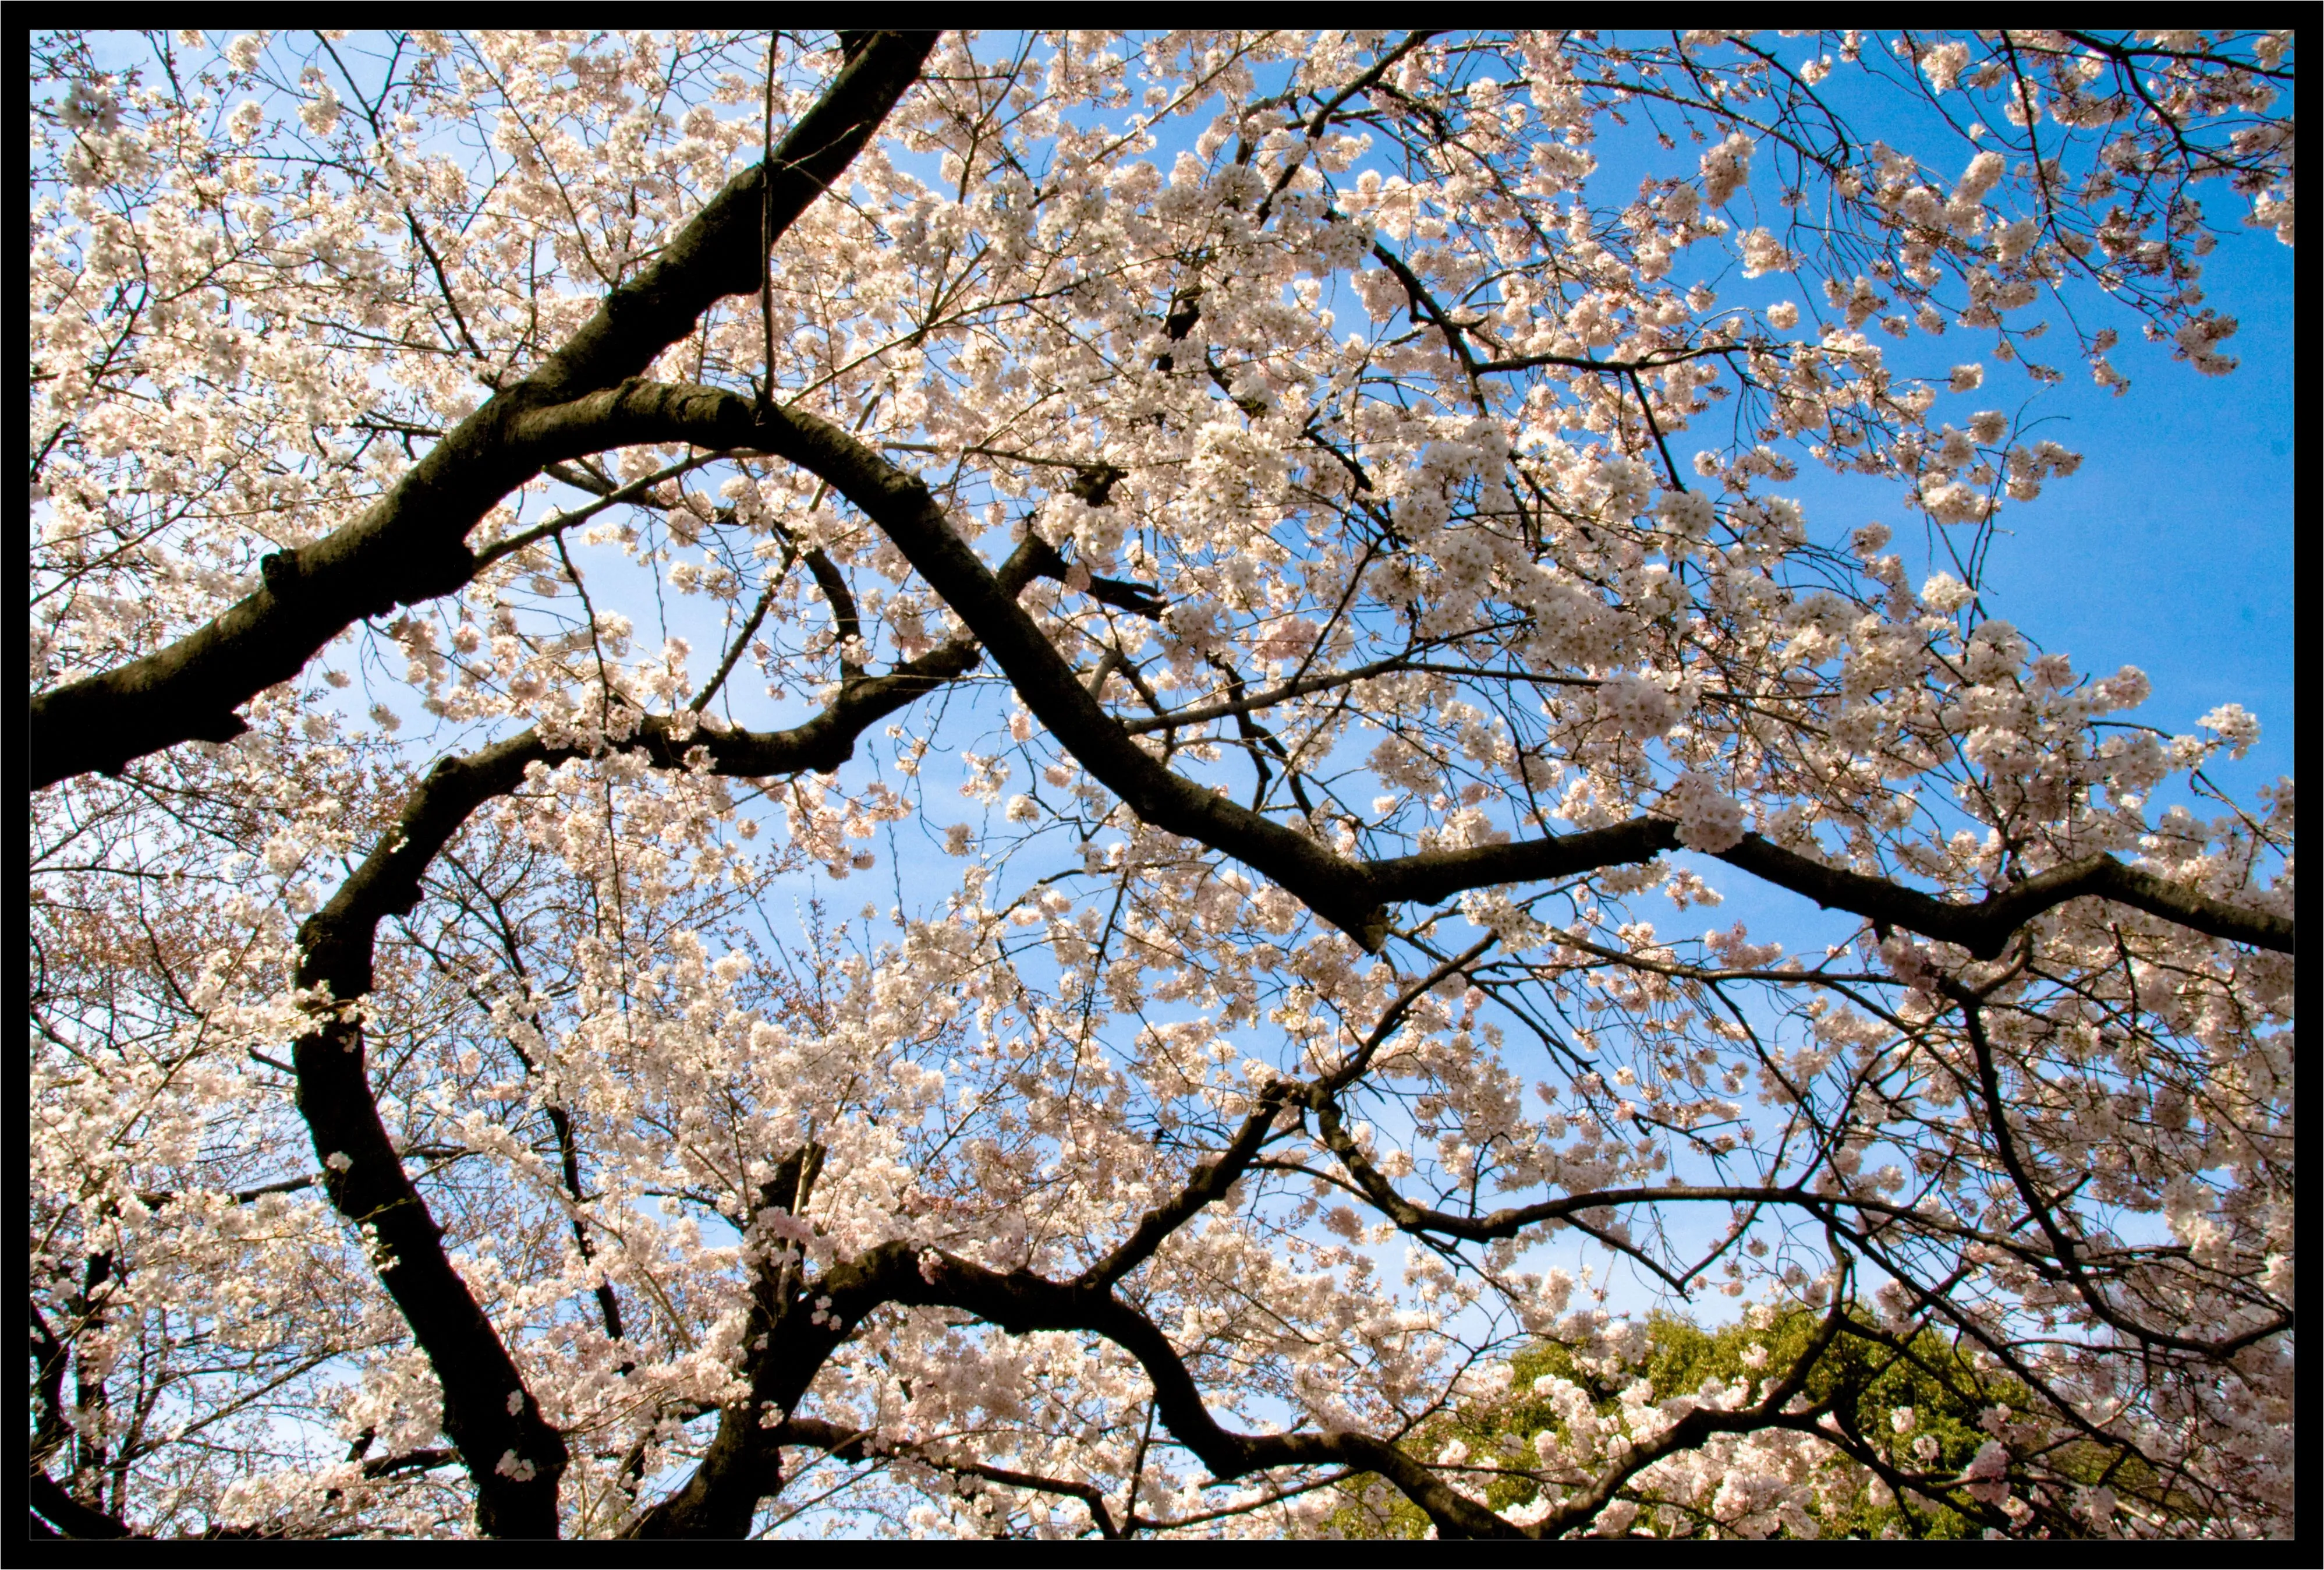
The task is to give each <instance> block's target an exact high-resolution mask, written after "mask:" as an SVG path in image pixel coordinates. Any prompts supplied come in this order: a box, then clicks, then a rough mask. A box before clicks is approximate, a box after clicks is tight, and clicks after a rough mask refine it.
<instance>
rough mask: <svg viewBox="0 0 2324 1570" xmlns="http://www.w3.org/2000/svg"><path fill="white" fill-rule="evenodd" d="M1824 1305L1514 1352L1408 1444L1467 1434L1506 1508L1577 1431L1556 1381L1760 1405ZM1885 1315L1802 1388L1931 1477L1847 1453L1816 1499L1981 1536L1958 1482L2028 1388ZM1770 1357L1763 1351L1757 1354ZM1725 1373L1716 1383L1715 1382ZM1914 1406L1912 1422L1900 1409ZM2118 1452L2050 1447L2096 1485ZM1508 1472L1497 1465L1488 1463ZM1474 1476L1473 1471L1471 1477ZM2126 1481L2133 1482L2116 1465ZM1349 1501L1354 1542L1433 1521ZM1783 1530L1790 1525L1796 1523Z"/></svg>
mask: <svg viewBox="0 0 2324 1570" xmlns="http://www.w3.org/2000/svg"><path fill="white" fill-rule="evenodd" d="M1823 1317H1824V1316H1823V1314H1822V1312H1821V1311H1820V1310H1816V1309H1811V1308H1808V1307H1803V1306H1797V1305H1794V1307H1789V1308H1785V1309H1779V1310H1774V1311H1769V1310H1764V1309H1763V1310H1759V1311H1757V1313H1756V1314H1755V1315H1754V1316H1752V1319H1756V1320H1757V1325H1754V1323H1752V1320H1751V1319H1747V1320H1746V1321H1744V1322H1739V1323H1737V1324H1733V1325H1722V1326H1719V1327H1716V1328H1706V1327H1704V1326H1702V1325H1698V1324H1696V1323H1694V1322H1693V1321H1692V1320H1691V1319H1687V1318H1685V1317H1683V1316H1679V1315H1675V1314H1669V1313H1657V1314H1655V1315H1654V1316H1652V1317H1651V1318H1649V1319H1648V1320H1647V1321H1646V1326H1645V1329H1646V1344H1645V1348H1644V1352H1643V1355H1642V1356H1640V1357H1638V1358H1637V1360H1636V1361H1635V1362H1629V1361H1626V1360H1624V1359H1622V1358H1620V1357H1618V1356H1617V1357H1593V1356H1591V1355H1589V1352H1588V1349H1587V1348H1586V1347H1582V1348H1576V1347H1572V1346H1567V1345H1564V1344H1559V1343H1556V1342H1542V1343H1538V1344H1535V1345H1534V1346H1532V1347H1530V1348H1528V1349H1527V1350H1526V1351H1525V1352H1523V1353H1519V1354H1518V1355H1517V1357H1516V1358H1515V1359H1514V1360H1512V1362H1511V1364H1510V1374H1511V1377H1510V1380H1509V1383H1508V1390H1507V1392H1506V1393H1505V1394H1503V1395H1501V1396H1499V1397H1498V1398H1493V1399H1475V1400H1471V1401H1470V1402H1468V1403H1466V1404H1464V1405H1462V1406H1461V1407H1459V1408H1455V1409H1454V1410H1453V1411H1452V1412H1450V1413H1448V1414H1446V1415H1444V1416H1443V1417H1442V1418H1438V1419H1436V1420H1434V1421H1433V1422H1430V1423H1426V1424H1424V1425H1422V1426H1421V1427H1418V1428H1416V1429H1415V1430H1414V1431H1413V1433H1412V1434H1411V1435H1409V1436H1407V1437H1406V1440H1405V1443H1404V1446H1403V1447H1404V1448H1405V1449H1406V1451H1407V1452H1408V1453H1410V1454H1412V1455H1415V1456H1416V1457H1417V1458H1419V1459H1421V1460H1424V1461H1429V1462H1434V1463H1438V1464H1443V1462H1442V1458H1443V1456H1444V1455H1445V1454H1446V1452H1447V1448H1448V1446H1450V1445H1452V1444H1453V1443H1454V1442H1455V1441H1457V1442H1459V1443H1460V1444H1462V1445H1466V1446H1467V1448H1468V1452H1469V1454H1468V1456H1467V1457H1466V1460H1465V1463H1464V1464H1462V1465H1461V1467H1460V1470H1459V1471H1456V1472H1453V1473H1450V1474H1449V1477H1451V1478H1458V1479H1459V1480H1460V1481H1461V1482H1464V1483H1467V1484H1469V1485H1471V1486H1474V1485H1475V1484H1476V1483H1478V1482H1483V1483H1484V1488H1483V1496H1484V1499H1485V1501H1486V1502H1487V1503H1488V1504H1489V1505H1491V1506H1492V1507H1493V1508H1494V1509H1495V1510H1504V1511H1506V1510H1512V1509H1515V1508H1517V1507H1520V1506H1523V1505H1525V1504H1527V1503H1529V1502H1530V1501H1533V1500H1534V1499H1535V1496H1536V1494H1537V1493H1538V1491H1539V1484H1538V1483H1536V1482H1534V1481H1533V1480H1532V1479H1531V1478H1529V1477H1526V1476H1522V1475H1516V1473H1522V1472H1524V1471H1526V1470H1528V1469H1530V1468H1532V1467H1533V1466H1535V1464H1536V1461H1535V1449H1534V1439H1535V1436H1536V1435H1538V1434H1542V1433H1544V1432H1545V1431H1546V1432H1549V1433H1551V1434H1554V1435H1555V1436H1558V1437H1559V1438H1561V1439H1562V1438H1563V1437H1565V1436H1566V1428H1565V1425H1564V1423H1563V1419H1562V1418H1560V1416H1559V1414H1558V1411H1557V1408H1556V1405H1555V1403H1554V1400H1553V1399H1551V1395H1550V1391H1551V1390H1552V1389H1553V1388H1554V1381H1559V1380H1565V1381H1572V1384H1574V1385H1575V1386H1577V1387H1578V1388H1579V1389H1580V1390H1582V1392H1583V1393H1584V1394H1585V1395H1586V1396H1587V1398H1588V1399H1589V1402H1590V1404H1591V1408H1592V1409H1593V1410H1594V1411H1595V1412H1597V1413H1598V1415H1599V1416H1600V1418H1609V1417H1612V1416H1614V1415H1615V1414H1618V1412H1619V1411H1620V1409H1621V1407H1622V1404H1623V1402H1622V1397H1623V1394H1624V1392H1625V1390H1630V1389H1631V1388H1632V1387H1634V1386H1635V1385H1636V1384H1637V1381H1640V1380H1644V1381H1646V1383H1647V1387H1648V1388H1647V1389H1646V1390H1636V1391H1634V1392H1633V1399H1634V1400H1635V1399H1637V1398H1639V1397H1641V1396H1642V1397H1644V1399H1646V1401H1647V1402H1648V1403H1649V1404H1651V1403H1655V1402H1660V1401H1665V1400H1668V1399H1672V1398H1674V1397H1678V1396H1689V1395H1703V1396H1711V1395H1715V1394H1717V1393H1719V1392H1720V1390H1731V1389H1732V1388H1734V1387H1735V1386H1737V1385H1747V1386H1748V1387H1749V1388H1750V1391H1751V1394H1750V1396H1749V1397H1748V1399H1749V1400H1752V1401H1757V1399H1760V1398H1761V1397H1762V1396H1763V1394H1764V1393H1765V1391H1766V1390H1768V1389H1769V1388H1770V1387H1771V1386H1772V1385H1773V1384H1774V1383H1775V1382H1776V1381H1780V1380H1781V1379H1782V1378H1783V1377H1784V1374H1785V1373H1786V1372H1787V1371H1789V1370H1790V1369H1792V1368H1793V1367H1794V1365H1795V1364H1796V1363H1797V1362H1799V1361H1800V1360H1801V1359H1802V1358H1803V1357H1804V1356H1806V1355H1808V1354H1809V1353H1810V1351H1811V1348H1812V1345H1813V1343H1814V1341H1815V1338H1816V1335H1817V1333H1818V1330H1819V1329H1820V1327H1821V1324H1822V1321H1823ZM1873 1323H1875V1321H1874V1320H1873V1319H1872V1317H1871V1316H1869V1315H1868V1314H1865V1315H1851V1316H1849V1323H1848V1324H1847V1325H1844V1326H1843V1328H1842V1330H1841V1331H1840V1334H1839V1335H1836V1336H1834V1337H1833V1339H1832V1340H1831V1344H1829V1345H1827V1346H1825V1347H1824V1348H1823V1350H1822V1352H1821V1353H1820V1354H1819V1355H1817V1356H1816V1357H1815V1360H1814V1362H1813V1363H1812V1365H1811V1367H1810V1368H1809V1370H1808V1373H1807V1378H1806V1381H1805V1385H1804V1390H1805V1393H1806V1394H1807V1396H1808V1397H1809V1399H1811V1400H1812V1401H1813V1402H1814V1403H1815V1404H1816V1406H1817V1407H1818V1408H1821V1409H1828V1410H1829V1411H1830V1412H1831V1416H1832V1417H1833V1418H1836V1419H1837V1421H1838V1422H1839V1424H1840V1428H1841V1429H1842V1431H1844V1432H1845V1433H1847V1434H1849V1435H1851V1436H1857V1437H1858V1438H1860V1439H1861V1440H1862V1441H1864V1442H1865V1444H1866V1445H1867V1446H1868V1447H1869V1448H1870V1449H1871V1450H1872V1451H1873V1452H1874V1453H1875V1454H1876V1455H1878V1456H1879V1457H1880V1458H1881V1459H1883V1460H1885V1461H1886V1463H1887V1464H1889V1465H1891V1466H1892V1467H1894V1468H1895V1470H1896V1471H1897V1472H1899V1473H1905V1474H1907V1475H1910V1476H1913V1477H1914V1478H1917V1479H1920V1480H1923V1482H1924V1483H1925V1487H1924V1488H1923V1489H1918V1490H1908V1491H1907V1492H1906V1495H1905V1497H1904V1498H1902V1499H1899V1498H1898V1496H1897V1495H1896V1494H1895V1492H1894V1491H1891V1490H1890V1489H1888V1488H1887V1487H1886V1485H1885V1484H1883V1483H1882V1482H1880V1481H1879V1480H1878V1479H1877V1477H1876V1476H1875V1475H1874V1474H1873V1473H1872V1472H1871V1471H1870V1470H1869V1469H1868V1468H1867V1467H1864V1466H1862V1465H1859V1464H1856V1463H1854V1462H1852V1461H1850V1460H1849V1459H1848V1458H1847V1457H1846V1456H1843V1455H1840V1454H1838V1453H1837V1452H1836V1451H1835V1452H1833V1453H1831V1458H1830V1460H1829V1461H1827V1463H1826V1464H1824V1466H1823V1467H1822V1468H1821V1477H1820V1478H1819V1481H1818V1484H1817V1487H1816V1495H1815V1496H1816V1500H1817V1508H1816V1509H1814V1510H1812V1511H1811V1514H1812V1516H1813V1518H1814V1521H1815V1528H1816V1529H1817V1533H1818V1535H1820V1536H1826V1537H1867V1538H1887V1537H1899V1538H1955V1537H1975V1536H1978V1534H1979V1533H1980V1532H1981V1531H1982V1530H1983V1528H1984V1524H1985V1522H1987V1520H1989V1519H1993V1517H1992V1512H1991V1510H1989V1509H1988V1508H1987V1507H1985V1506H1981V1505H1979V1504H1978V1503H1976V1502H1975V1501H1973V1500H1972V1499H1971V1498H1970V1496H1969V1494H1968V1492H1967V1491H1966V1489H1964V1488H1962V1487H1960V1486H1950V1487H1949V1486H1946V1485H1947V1484H1948V1483H1951V1482H1953V1480H1956V1479H1958V1478H1959V1477H1960V1474H1961V1472H1962V1470H1963V1469H1964V1468H1965V1467H1967V1466H1968V1465H1969V1462H1970V1460H1971V1459H1972V1458H1973V1457H1974V1456H1975V1455H1977V1453H1978V1449H1979V1448H1980V1447H1981V1446H1982V1445H1984V1444H1985V1443H1986V1442H1987V1440H1989V1439H1991V1438H1992V1437H1993V1436H1994V1435H1993V1432H1992V1431H1991V1430H1990V1429H1988V1428H1987V1427H1985V1426H1984V1425H1985V1423H1986V1422H1987V1421H1990V1422H1992V1423H1994V1424H1995V1425H1997V1426H1998V1425H2001V1424H2004V1423H2006V1422H2008V1421H2009V1420H2010V1418H2012V1417H2014V1416H2016V1415H2019V1414H2022V1413H2023V1412H2024V1410H2025V1408H2026V1407H2027V1406H2028V1405H2029V1404H2030V1403H2029V1397H2028V1393H2027V1391H2026V1390H2025V1389H2024V1386H2023V1385H2021V1384H2020V1383H2018V1381H2015V1380H2014V1379H2011V1378H2009V1377H2007V1376H2006V1375H2000V1374H1996V1373H1994V1372H1992V1371H1986V1370H1982V1369H1980V1368H1979V1367H1978V1365H1977V1363H1976V1362H1975V1361H1974V1360H1973V1359H1972V1358H1971V1357H1970V1355H1969V1353H1968V1352H1967V1351H1966V1350H1964V1349H1962V1348H1960V1347H1958V1346H1956V1345H1955V1344H1953V1343H1952V1342H1951V1341H1950V1340H1949V1339H1948V1338H1946V1337H1945V1336H1944V1335H1941V1333H1939V1332H1938V1331H1935V1330H1933V1329H1924V1330H1923V1331H1922V1332H1920V1333H1919V1334H1918V1335H1915V1336H1913V1337H1911V1338H1910V1339H1909V1340H1904V1341H1893V1340H1884V1339H1880V1338H1877V1337H1876V1336H1873V1335H1865V1334H1858V1333H1857V1332H1858V1330H1860V1329H1862V1328H1864V1327H1868V1326H1869V1325H1872V1324H1873ZM1762 1353H1764V1356H1762V1355H1761V1354H1762ZM1713 1381H1716V1382H1715V1383H1714V1382H1713ZM1905 1408H1909V1409H1910V1412H1911V1418H1910V1426H1909V1427H1908V1429H1907V1430H1906V1431H1905V1432H1903V1433H1899V1432H1897V1431H1896V1428H1895V1423H1894V1422H1893V1421H1892V1417H1894V1416H1896V1415H1901V1413H1902V1412H1903V1410H1904V1409H1905ZM2106 1459H2107V1458H2106V1457H2104V1456H2101V1455H2098V1450H2097V1447H2096V1446H2094V1445H2087V1444H2084V1445H2067V1446H2065V1447H2063V1448H2062V1449H2060V1450H2053V1451H2052V1452H2051V1453H2050V1454H2049V1455H2047V1456H2046V1457H2045V1460H2046V1462H2047V1465H2048V1469H2049V1470H2051V1471H2052V1472H2055V1473H2063V1474H2065V1475H2067V1476H2069V1477H2071V1478H2074V1479H2076V1480H2078V1481H2096V1480H2097V1478H2098V1474H2099V1473H2101V1472H2103V1471H2104V1470H2106V1468H2105V1461H2106ZM1495 1469H1505V1470H1504V1471H1503V1472H1502V1474H1501V1475H1491V1473H1493V1471H1494V1470H1495ZM1463 1473H1465V1474H1466V1475H1465V1476H1464V1475H1462V1474H1463ZM2114 1481H2115V1482H2116V1486H2117V1487H2120V1486H2123V1485H2124V1483H2125V1482H2126V1481H2127V1480H2126V1478H2125V1477H2124V1476H2123V1475H2121V1471H2120V1469H2119V1468H2117V1469H2116V1476H2115V1478H2114ZM1342 1489H1343V1490H1344V1491H1345V1492H1346V1493H1347V1495H1348V1500H1349V1502H1348V1504H1347V1505H1346V1506H1345V1507H1344V1508H1342V1510H1340V1511H1339V1512H1338V1513H1337V1515H1336V1516H1335V1517H1334V1518H1333V1523H1332V1525H1333V1530H1334V1532H1335V1533H1336V1534H1338V1535H1342V1536H1346V1537H1350V1538H1420V1537H1425V1535H1426V1534H1427V1530H1428V1522H1427V1518H1426V1517H1425V1516H1424V1515H1423V1514H1422V1513H1421V1512H1420V1510H1418V1509H1417V1508H1416V1506H1414V1505H1413V1504H1411V1503H1410V1502H1409V1501H1406V1500H1405V1499H1404V1498H1403V1497H1402V1496H1401V1495H1400V1494H1398V1493H1397V1492H1396V1491H1394V1490H1392V1489H1389V1488H1388V1487H1387V1486H1386V1484H1385V1483H1383V1482H1381V1481H1380V1480H1379V1479H1378V1478H1376V1477H1369V1476H1368V1477H1363V1478H1356V1479H1351V1480H1350V1481H1349V1482H1346V1483H1344V1484H1342ZM1619 1497H1621V1498H1623V1499H1627V1500H1630V1501H1634V1502H1636V1503H1637V1504H1638V1505H1639V1506H1640V1507H1641V1508H1640V1510H1639V1512H1638V1515H1637V1519H1636V1520H1635V1522H1634V1523H1633V1524H1632V1527H1631V1530H1632V1531H1633V1532H1634V1533H1637V1532H1646V1533H1651V1534H1652V1535H1655V1536H1657V1537H1698V1536H1705V1535H1710V1534H1711V1533H1713V1532H1720V1533H1721V1535H1724V1534H1723V1528H1720V1527H1718V1526H1717V1524H1716V1523H1714V1522H1712V1521H1711V1519H1708V1518H1707V1517H1706V1516H1705V1515H1704V1514H1703V1513H1702V1512H1701V1510H1699V1509H1697V1508H1695V1507H1693V1506H1692V1505H1687V1504H1683V1503H1681V1502H1678V1501H1674V1500H1670V1499H1666V1498H1664V1497H1662V1496H1660V1495H1659V1494H1658V1493H1657V1492H1656V1491H1655V1490H1654V1489H1653V1488H1652V1487H1651V1486H1650V1485H1644V1486H1636V1485H1634V1486H1633V1487H1631V1488H1626V1489H1625V1490H1624V1491H1623V1492H1622V1494H1621V1495H1620V1496H1619ZM1782 1535H1786V1536H1789V1535H1793V1534H1791V1533H1789V1532H1788V1531H1786V1532H1784V1533H1783V1534H1782Z"/></svg>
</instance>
